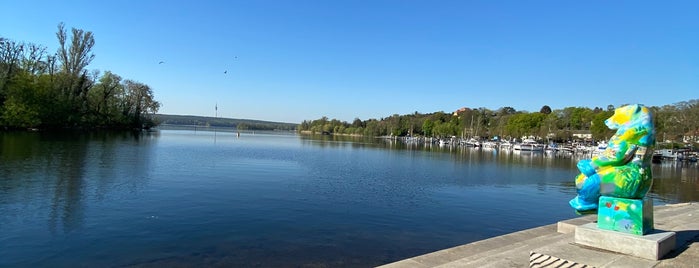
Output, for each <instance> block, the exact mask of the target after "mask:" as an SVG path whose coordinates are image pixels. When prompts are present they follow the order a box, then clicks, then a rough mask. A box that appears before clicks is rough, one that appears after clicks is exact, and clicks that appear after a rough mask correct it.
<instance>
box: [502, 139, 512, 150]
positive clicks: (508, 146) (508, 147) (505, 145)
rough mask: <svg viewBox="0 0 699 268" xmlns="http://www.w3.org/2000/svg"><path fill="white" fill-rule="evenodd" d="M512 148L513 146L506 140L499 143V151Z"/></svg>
mask: <svg viewBox="0 0 699 268" xmlns="http://www.w3.org/2000/svg"><path fill="white" fill-rule="evenodd" d="M512 146H513V144H512V143H511V142H510V141H508V140H504V141H502V142H500V150H512Z"/></svg>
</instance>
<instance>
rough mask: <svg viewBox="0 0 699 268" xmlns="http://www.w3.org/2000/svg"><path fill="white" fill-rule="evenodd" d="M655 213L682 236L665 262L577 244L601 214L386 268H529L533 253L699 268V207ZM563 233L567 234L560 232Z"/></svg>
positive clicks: (601, 263)
mask: <svg viewBox="0 0 699 268" xmlns="http://www.w3.org/2000/svg"><path fill="white" fill-rule="evenodd" d="M654 213H655V215H654V218H655V224H656V225H655V227H656V229H658V230H660V231H673V232H675V233H676V236H675V239H676V243H675V250H674V251H672V252H670V253H669V254H667V255H666V256H665V258H663V259H661V260H648V259H643V258H639V257H635V256H631V255H627V254H620V253H615V252H611V251H606V250H601V249H597V248H590V247H586V246H582V245H579V244H576V243H575V237H574V232H571V231H570V230H571V229H573V230H574V229H575V228H576V227H577V226H580V225H584V224H588V223H591V222H594V220H596V215H587V216H582V217H578V218H574V219H569V220H565V221H561V222H562V223H561V222H559V223H557V224H551V225H547V226H542V227H537V228H532V229H529V230H523V231H520V232H515V233H511V234H507V235H503V236H498V237H494V238H489V239H485V240H481V241H476V242H473V243H469V244H465V245H461V246H457V247H453V248H449V249H444V250H440V251H437V252H434V253H429V254H424V255H421V256H417V257H413V258H409V259H405V260H402V261H398V262H395V263H389V264H386V265H384V266H381V267H384V268H405V267H417V268H423V267H442V268H450V267H479V268H480V267H498V268H500V267H527V266H528V265H529V259H530V253H531V252H535V253H539V254H544V255H550V256H553V257H556V258H560V259H565V260H569V261H572V262H575V263H577V264H579V265H580V266H572V267H583V266H582V265H587V266H588V267H600V268H607V267H633V268H644V267H649V268H650V267H673V268H676V267H679V268H685V267H691V268H694V267H696V268H699V203H684V204H673V205H663V206H656V207H654ZM590 216H594V217H590ZM561 226H562V227H561ZM659 227H661V228H659ZM561 230H563V232H560V231H561ZM566 230H568V231H567V232H566ZM560 267H566V266H560Z"/></svg>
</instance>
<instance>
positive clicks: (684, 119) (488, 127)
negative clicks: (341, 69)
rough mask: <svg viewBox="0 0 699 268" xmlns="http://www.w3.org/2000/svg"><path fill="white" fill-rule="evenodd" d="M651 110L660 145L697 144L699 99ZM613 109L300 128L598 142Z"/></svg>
mask: <svg viewBox="0 0 699 268" xmlns="http://www.w3.org/2000/svg"><path fill="white" fill-rule="evenodd" d="M649 108H650V109H651V110H652V111H653V116H654V120H655V126H656V135H657V140H658V141H666V140H670V141H682V140H683V138H685V137H688V138H689V139H690V140H691V141H694V142H697V141H699V139H698V137H699V100H690V101H684V102H679V103H675V104H673V105H664V106H661V107H656V106H652V107H649ZM614 109H615V107H614V106H613V105H608V106H607V107H606V108H601V107H595V108H587V107H566V108H563V109H556V110H552V109H551V107H549V106H548V105H544V106H542V107H541V109H540V110H539V111H538V112H527V111H517V110H515V109H514V108H512V107H502V108H499V109H497V110H490V109H487V108H482V107H481V108H462V109H459V110H458V111H456V112H454V113H445V112H443V111H440V112H434V113H428V114H421V113H418V112H415V113H413V114H406V115H398V114H394V115H392V116H390V117H386V118H381V119H378V120H377V119H369V120H361V119H359V118H355V119H354V121H352V123H349V122H346V121H340V120H337V119H332V120H331V119H328V118H327V117H322V118H320V119H317V120H304V121H303V122H301V124H300V125H299V128H298V130H299V131H303V132H312V133H325V134H347V135H361V136H423V137H436V138H443V137H452V136H459V137H474V136H478V137H481V138H494V137H496V136H497V137H500V138H504V139H512V138H521V137H524V136H534V137H540V138H548V139H551V140H553V141H559V142H563V141H571V140H574V134H577V133H590V134H591V135H592V139H594V140H607V139H609V138H610V137H611V136H612V135H613V134H614V130H610V129H608V128H607V126H606V125H605V124H604V121H605V120H606V119H607V118H609V117H610V116H611V115H612V114H614Z"/></svg>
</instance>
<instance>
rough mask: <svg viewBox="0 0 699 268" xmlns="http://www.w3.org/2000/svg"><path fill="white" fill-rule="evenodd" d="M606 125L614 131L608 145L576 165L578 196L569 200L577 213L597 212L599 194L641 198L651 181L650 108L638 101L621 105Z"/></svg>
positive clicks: (652, 139)
mask: <svg viewBox="0 0 699 268" xmlns="http://www.w3.org/2000/svg"><path fill="white" fill-rule="evenodd" d="M605 124H606V125H607V127H609V128H610V129H616V130H617V131H616V134H614V136H612V138H611V139H610V140H609V142H608V143H607V148H606V149H605V150H604V151H603V152H602V153H600V154H599V155H597V156H594V157H592V159H584V160H580V161H579V162H578V165H577V167H578V169H579V170H580V174H579V175H578V176H577V177H576V178H575V187H576V189H577V193H578V196H576V197H575V198H573V200H570V202H569V203H570V206H572V207H573V208H574V209H575V210H576V211H577V212H578V213H588V212H593V211H596V210H597V206H598V200H599V197H600V196H611V197H620V198H632V199H641V198H643V197H644V196H645V195H646V193H648V190H650V187H651V185H652V184H653V175H652V173H651V161H652V158H653V147H654V145H655V128H654V125H653V116H652V114H651V111H650V109H648V108H647V107H645V106H643V105H639V104H634V105H626V106H622V107H619V108H617V109H616V110H615V111H614V115H612V116H611V117H610V118H608V119H607V120H606V121H605Z"/></svg>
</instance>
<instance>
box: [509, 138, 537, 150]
mask: <svg viewBox="0 0 699 268" xmlns="http://www.w3.org/2000/svg"><path fill="white" fill-rule="evenodd" d="M513 149H515V150H518V151H533V152H541V151H543V150H544V145H543V144H539V143H536V142H535V141H534V140H531V139H526V140H523V141H522V142H521V143H517V144H515V145H514V147H513Z"/></svg>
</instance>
